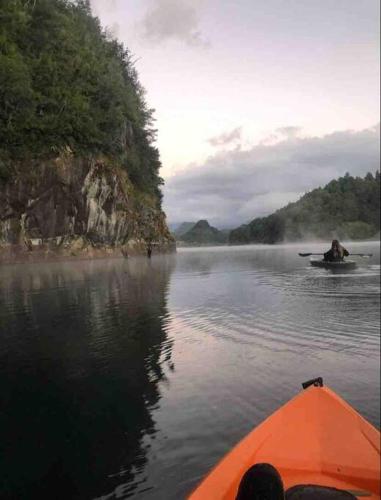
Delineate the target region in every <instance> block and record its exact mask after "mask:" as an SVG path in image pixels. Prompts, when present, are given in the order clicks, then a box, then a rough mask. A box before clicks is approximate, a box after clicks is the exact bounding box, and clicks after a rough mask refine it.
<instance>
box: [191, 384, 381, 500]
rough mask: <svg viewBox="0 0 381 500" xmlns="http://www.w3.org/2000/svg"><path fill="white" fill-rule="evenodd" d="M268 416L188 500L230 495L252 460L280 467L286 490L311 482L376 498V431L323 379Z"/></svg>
mask: <svg viewBox="0 0 381 500" xmlns="http://www.w3.org/2000/svg"><path fill="white" fill-rule="evenodd" d="M303 386H306V387H307V388H306V389H305V390H304V391H302V392H301V393H300V394H298V395H297V396H296V397H294V398H293V399H291V400H290V401H289V402H288V403H286V404H285V405H284V406H282V407H281V408H280V409H279V410H277V411H276V412H275V413H273V415H271V416H270V417H268V418H267V419H266V420H265V421H264V422H262V423H261V424H260V425H259V426H258V427H256V428H255V429H254V430H253V431H251V432H250V434H248V435H247V436H246V437H245V438H244V439H243V440H242V441H241V442H240V443H239V444H238V445H237V446H236V447H235V448H233V450H232V451H231V452H230V453H228V454H227V455H226V456H225V457H224V458H223V459H222V461H221V462H220V463H219V464H218V465H217V466H216V467H215V469H214V470H212V471H211V472H210V474H209V475H208V476H207V477H206V478H205V479H204V480H203V481H202V483H201V484H200V485H199V486H198V488H197V489H196V490H195V491H194V492H193V493H192V494H191V495H190V497H189V500H234V499H235V498H236V494H237V490H238V486H239V483H240V480H241V478H242V476H243V475H244V474H245V472H246V471H247V470H248V469H249V468H250V467H251V466H252V465H254V464H256V463H264V462H265V463H270V464H271V465H273V466H274V467H276V469H277V470H278V471H279V473H280V475H281V477H282V480H283V483H284V487H285V490H287V489H288V488H291V487H292V486H295V485H300V484H314V485H319V486H327V487H333V488H337V489H341V490H346V491H350V492H352V494H353V495H354V496H356V497H357V498H360V499H362V498H367V499H369V500H371V499H372V500H375V499H380V433H379V431H378V430H377V429H375V428H374V427H373V426H372V425H371V424H370V423H369V422H367V421H366V420H365V419H364V418H363V417H362V416H361V415H359V414H358V413H357V412H356V411H355V410H354V409H353V408H352V407H351V406H349V405H348V404H347V403H346V402H345V401H344V400H343V399H341V398H340V397H339V396H338V395H337V394H335V393H334V392H333V391H332V390H331V389H329V388H328V387H323V383H322V379H321V378H319V379H315V380H313V381H310V382H307V383H306V384H303Z"/></svg>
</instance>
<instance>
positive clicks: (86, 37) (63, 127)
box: [0, 0, 162, 194]
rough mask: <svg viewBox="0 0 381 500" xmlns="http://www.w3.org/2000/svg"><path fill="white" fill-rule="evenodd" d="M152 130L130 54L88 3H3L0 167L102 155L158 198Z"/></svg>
mask: <svg viewBox="0 0 381 500" xmlns="http://www.w3.org/2000/svg"><path fill="white" fill-rule="evenodd" d="M152 124H153V110H152V109H150V108H149V107H148V106H147V103H146V100H145V93H144V89H143V88H142V86H141V84H140V83H139V80H138V76H137V73H136V70H135V68H134V65H133V62H132V58H131V54H130V52H129V51H128V50H127V49H126V48H125V47H124V46H123V45H121V44H120V43H118V42H117V41H116V40H114V39H112V38H111V37H110V36H109V34H108V33H107V32H105V31H104V30H102V28H101V26H100V23H99V21H98V19H97V18H96V17H94V16H92V14H91V9H90V4H89V1H88V0H71V1H70V0H0V137H1V143H0V148H1V149H0V164H1V162H2V163H3V164H4V163H6V162H7V161H11V160H13V159H22V158H30V157H31V156H32V157H34V158H38V157H43V158H46V157H48V156H50V155H56V154H57V153H59V152H60V151H62V150H68V148H69V150H71V151H72V152H73V153H74V154H78V155H96V154H105V155H109V156H112V157H114V158H116V159H118V161H120V162H121V164H123V165H124V166H125V168H126V169H127V171H128V172H129V173H130V176H131V180H132V181H133V182H134V183H135V184H136V185H137V186H138V187H139V188H140V189H142V190H145V191H150V192H154V193H155V194H159V185H160V184H161V183H162V180H161V179H160V177H159V173H158V172H159V168H160V160H159V153H158V150H157V148H155V147H154V146H153V142H154V140H155V130H154V129H153V127H152Z"/></svg>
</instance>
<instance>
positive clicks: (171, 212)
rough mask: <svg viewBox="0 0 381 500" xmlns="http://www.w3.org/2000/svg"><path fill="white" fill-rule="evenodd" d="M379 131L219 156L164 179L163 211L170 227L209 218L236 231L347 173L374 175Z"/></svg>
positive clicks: (307, 139) (282, 143)
mask: <svg viewBox="0 0 381 500" xmlns="http://www.w3.org/2000/svg"><path fill="white" fill-rule="evenodd" d="M379 133H380V126H379V125H377V126H375V127H371V128H368V129H365V130H362V131H350V130H347V131H340V132H334V133H332V134H329V135H325V136H323V137H294V136H292V137H290V136H287V137H285V138H284V139H283V140H280V141H278V142H276V143H275V144H270V145H265V144H258V145H256V146H254V147H253V148H251V149H249V150H237V149H235V150H232V151H223V152H218V153H217V154H215V155H214V156H212V157H210V158H209V159H208V160H207V161H206V162H205V163H204V164H202V165H192V166H189V167H188V168H187V169H185V170H183V171H182V172H180V173H178V174H177V175H174V176H173V177H170V178H169V179H168V180H167V182H166V185H165V186H164V209H165V211H166V213H167V216H168V219H169V221H170V222H171V223H177V222H182V221H185V220H198V219H208V220H209V222H210V223H212V224H214V225H217V226H219V227H235V226H237V225H240V224H242V223H245V222H248V221H250V220H252V219H253V218H255V217H259V216H264V215H267V214H269V213H271V212H273V211H274V210H276V209H278V208H281V207H282V206H284V205H286V204H287V203H288V202H290V201H295V200H297V199H298V198H299V197H300V196H302V195H303V194H304V193H305V192H306V191H309V190H311V189H314V188H316V187H319V186H324V185H325V184H327V183H328V182H329V181H330V180H332V179H334V178H336V177H339V176H342V175H344V174H345V173H346V172H349V173H351V174H352V175H361V176H363V175H365V174H366V173H367V172H368V171H371V172H374V171H375V170H376V169H377V168H379V161H380V144H379Z"/></svg>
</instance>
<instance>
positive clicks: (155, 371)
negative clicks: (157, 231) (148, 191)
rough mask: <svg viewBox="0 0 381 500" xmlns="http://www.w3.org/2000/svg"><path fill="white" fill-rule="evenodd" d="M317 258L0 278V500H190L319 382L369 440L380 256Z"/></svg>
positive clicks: (252, 253)
mask: <svg viewBox="0 0 381 500" xmlns="http://www.w3.org/2000/svg"><path fill="white" fill-rule="evenodd" d="M311 247H312V245H310V246H309V247H306V246H304V247H302V246H300V245H299V246H298V247H292V246H284V247H240V248H234V247H231V248H218V249H216V248H212V249H194V250H185V249H184V250H181V251H179V252H178V254H177V256H154V257H153V258H152V260H151V261H148V260H147V259H143V258H136V259H131V260H129V261H127V260H109V261H106V260H102V261H94V262H87V261H82V262H70V263H52V264H44V265H42V264H38V265H36V264H35V265H33V266H32V265H19V266H7V267H2V268H0V332H1V344H0V397H1V413H0V432H1V438H0V447H1V450H0V451H1V453H0V470H1V474H0V498H2V499H11V498H12V499H38V498H44V499H45V498H49V499H53V498H54V499H85V500H86V499H89V500H93V499H100V498H102V499H104V500H106V499H114V498H117V499H120V498H129V497H134V498H139V499H140V498H141V499H155V500H156V499H159V500H160V499H163V500H164V499H165V500H171V499H182V498H185V497H186V494H187V492H189V491H190V490H191V489H192V488H193V487H194V485H195V484H196V483H197V482H198V481H199V479H200V478H201V477H202V475H204V474H205V473H206V472H207V471H208V469H209V468H210V467H211V466H212V465H213V464H214V463H215V462H216V461H217V460H218V459H219V458H221V456H222V455H223V454H224V453H225V452H226V451H227V450H228V449H229V448H230V447H231V446H232V445H233V444H234V443H236V442H237V440H239V439H240V438H241V437H243V436H244V435H245V434H246V433H247V432H248V431H249V430H250V429H251V428H252V427H253V426H254V425H256V424H257V423H259V422H260V421H261V420H262V419H263V418H265V417H266V416H267V415H269V414H270V413H271V412H273V411H274V410H276V409H277V408H278V406H279V405H281V404H282V403H285V402H286V401H287V400H288V399H289V398H290V397H291V396H293V395H294V394H295V393H296V392H298V391H299V389H300V383H301V382H302V381H304V380H305V379H308V378H311V377H313V376H318V375H322V376H323V377H324V379H325V381H326V383H327V384H329V385H330V386H331V387H332V388H333V389H335V390H336V391H337V392H339V393H340V395H342V396H343V397H344V398H345V399H347V400H348V401H349V402H350V403H351V404H352V405H354V406H355V408H356V409H358V410H359V411H360V412H361V413H362V414H363V415H364V416H365V417H366V418H368V419H369V420H370V421H371V422H372V423H373V424H375V425H377V426H378V425H379V406H380V397H379V393H380V384H379V368H380V365H379V363H380V359H379V348H380V337H379V321H380V309H379V299H380V284H379V274H380V265H379V245H378V243H377V244H376V243H374V244H370V243H364V244H356V245H350V249H351V250H352V251H356V252H369V251H370V252H373V253H374V254H375V255H374V257H373V258H372V259H369V260H361V259H359V261H360V263H361V266H360V267H359V268H358V269H357V270H355V271H350V272H347V273H343V272H339V273H332V272H331V271H326V270H324V269H316V268H311V267H310V266H309V263H308V259H302V258H300V257H297V255H296V253H297V251H308V250H309V249H310V248H311ZM317 248H318V249H319V248H322V247H318V246H317V245H313V249H317Z"/></svg>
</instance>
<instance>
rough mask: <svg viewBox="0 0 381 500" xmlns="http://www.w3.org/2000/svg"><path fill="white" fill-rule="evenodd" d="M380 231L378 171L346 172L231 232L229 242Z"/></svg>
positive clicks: (363, 234) (356, 235) (361, 234)
mask: <svg viewBox="0 0 381 500" xmlns="http://www.w3.org/2000/svg"><path fill="white" fill-rule="evenodd" d="M379 231H380V173H379V172H376V174H375V175H373V174H371V173H368V174H367V175H366V176H365V178H360V177H352V176H351V175H349V174H346V175H345V176H344V177H341V178H339V179H337V180H333V181H331V182H330V183H329V184H327V185H326V186H325V187H324V188H318V189H314V190H313V191H311V192H309V193H306V194H305V195H304V196H302V198H300V200H298V201H297V202H295V203H290V204H289V205H287V206H286V207H284V208H282V209H280V210H278V211H277V212H275V213H274V214H271V215H269V216H268V217H261V218H257V219H254V220H252V221H251V222H250V223H249V224H246V225H243V226H241V227H239V228H237V229H234V230H233V231H231V233H230V237H229V241H230V243H238V244H240V243H278V242H281V241H297V240H302V239H308V238H318V239H327V238H332V237H338V238H340V239H367V238H372V237H374V236H375V235H376V234H377V233H379Z"/></svg>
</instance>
